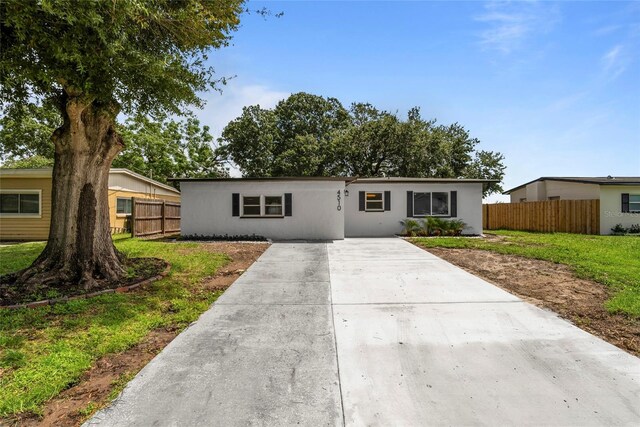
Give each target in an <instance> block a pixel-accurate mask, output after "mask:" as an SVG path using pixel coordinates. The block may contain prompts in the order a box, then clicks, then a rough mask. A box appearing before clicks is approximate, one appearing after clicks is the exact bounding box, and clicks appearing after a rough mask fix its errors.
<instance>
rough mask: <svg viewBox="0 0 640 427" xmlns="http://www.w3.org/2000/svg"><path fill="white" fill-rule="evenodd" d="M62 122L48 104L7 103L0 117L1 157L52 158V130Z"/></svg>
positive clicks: (4, 158) (7, 158)
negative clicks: (7, 106)
mask: <svg viewBox="0 0 640 427" xmlns="http://www.w3.org/2000/svg"><path fill="white" fill-rule="evenodd" d="M61 124H62V120H61V118H60V113H59V112H58V111H57V110H56V109H55V108H53V106H52V105H51V104H45V105H34V104H13V105H9V108H8V109H7V110H5V111H3V114H2V116H1V117H0V159H2V160H14V161H18V160H22V159H31V158H37V159H53V143H52V142H51V134H53V131H54V130H55V129H56V128H57V127H59V126H60V125H61ZM32 162H33V161H32ZM4 166H6V167H19V166H9V165H8V164H6V163H5V165H4ZM49 166H51V165H49Z"/></svg>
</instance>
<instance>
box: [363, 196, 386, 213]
mask: <svg viewBox="0 0 640 427" xmlns="http://www.w3.org/2000/svg"><path fill="white" fill-rule="evenodd" d="M364 200H365V205H364V210H365V211H383V210H384V199H383V197H382V192H375V193H366V194H365V198H364Z"/></svg>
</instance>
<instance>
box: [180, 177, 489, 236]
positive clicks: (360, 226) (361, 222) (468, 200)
mask: <svg viewBox="0 0 640 427" xmlns="http://www.w3.org/2000/svg"><path fill="white" fill-rule="evenodd" d="M347 189H348V190H349V197H346V198H345V199H346V203H345V208H346V209H345V236H347V237H358V236H360V237H375V236H393V235H394V234H398V233H400V232H401V231H402V225H400V221H401V220H403V219H406V218H407V191H413V192H434V191H436V192H437V191H447V192H448V191H457V192H458V194H457V202H458V203H457V213H458V216H457V217H455V218H456V219H461V220H462V221H464V222H465V223H467V227H468V228H466V229H465V230H464V232H463V233H464V234H482V183H446V184H445V183H443V184H434V183H393V184H390V183H382V184H375V183H364V182H362V183H358V182H356V183H352V184H350V185H349V186H347ZM359 191H391V210H390V211H384V212H363V211H360V210H359V202H358V192H359ZM183 197H184V196H183Z"/></svg>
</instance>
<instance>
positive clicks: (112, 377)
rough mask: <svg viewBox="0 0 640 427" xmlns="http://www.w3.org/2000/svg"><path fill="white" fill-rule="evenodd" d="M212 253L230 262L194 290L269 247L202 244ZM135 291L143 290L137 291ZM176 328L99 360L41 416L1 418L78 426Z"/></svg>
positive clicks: (221, 286) (219, 281)
mask: <svg viewBox="0 0 640 427" xmlns="http://www.w3.org/2000/svg"><path fill="white" fill-rule="evenodd" d="M202 245H203V246H204V247H205V248H206V249H207V250H209V251H211V252H212V253H225V254H227V255H228V256H229V258H231V261H230V262H229V263H228V264H227V265H225V266H224V267H222V268H220V269H219V270H218V271H217V272H216V274H215V275H214V276H212V277H209V278H207V279H205V280H203V281H202V282H201V283H199V284H198V285H197V286H196V289H193V291H194V292H198V291H213V292H216V291H224V290H225V289H227V288H228V287H229V286H230V285H231V284H232V283H233V282H234V281H235V280H236V279H237V278H238V277H239V276H240V275H241V274H242V273H243V272H244V271H245V270H246V269H247V268H249V266H251V264H253V263H254V262H255V260H257V259H258V257H259V256H260V255H262V253H263V252H264V251H265V250H266V249H267V248H268V247H269V244H268V243H233V242H213V243H202ZM134 292H144V290H136V291H134ZM179 333H180V329H178V328H163V329H157V330H154V331H152V332H151V333H149V335H147V337H146V338H145V339H144V340H143V341H142V342H141V343H139V344H137V345H136V346H134V347H132V348H130V349H128V350H126V351H124V352H121V353H116V354H110V355H107V356H105V357H102V358H101V359H99V360H98V361H97V362H96V363H95V364H94V365H93V367H92V368H91V369H90V370H89V371H87V372H86V373H85V374H84V375H83V376H82V378H81V379H80V381H78V384H76V385H74V386H72V387H70V388H68V389H67V390H65V391H63V392H62V393H60V394H59V395H58V396H56V397H55V398H53V399H51V400H50V401H49V402H47V404H46V405H45V407H44V409H43V412H42V415H41V416H36V415H33V414H22V415H19V416H17V417H13V418H10V419H1V418H0V425H9V426H78V425H80V424H82V423H83V422H84V421H85V420H87V418H89V417H90V416H91V415H93V413H95V412H96V411H97V410H98V409H100V408H102V407H104V406H105V405H106V404H108V403H109V401H110V400H111V399H112V398H113V397H115V396H113V394H114V393H116V392H118V391H119V389H120V388H121V387H123V386H124V385H125V384H126V382H128V380H130V379H131V378H133V376H135V374H136V373H138V371H140V369H142V368H143V367H144V366H145V365H146V364H147V363H149V361H151V359H153V357H154V356H156V355H157V354H158V353H159V352H160V351H161V350H162V349H163V348H164V347H166V346H167V345H168V344H169V343H170V342H171V341H172V340H173V339H174V338H175V337H176V336H177V335H178V334H179Z"/></svg>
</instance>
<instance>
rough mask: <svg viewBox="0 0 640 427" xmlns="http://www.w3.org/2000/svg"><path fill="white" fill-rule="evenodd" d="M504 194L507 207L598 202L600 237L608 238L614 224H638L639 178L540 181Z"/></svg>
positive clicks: (581, 178) (639, 213)
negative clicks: (582, 201) (566, 201)
mask: <svg viewBox="0 0 640 427" xmlns="http://www.w3.org/2000/svg"><path fill="white" fill-rule="evenodd" d="M504 194H508V195H509V196H510V197H511V203H520V202H537V201H542V200H600V234H610V233H611V228H612V227H614V226H615V225H616V224H622V225H623V226H624V227H630V226H631V225H634V224H640V177H614V176H607V177H541V178H538V179H535V180H533V181H529V182H527V183H525V184H522V185H519V186H517V187H514V188H512V189H510V190H508V191H505V192H504Z"/></svg>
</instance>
